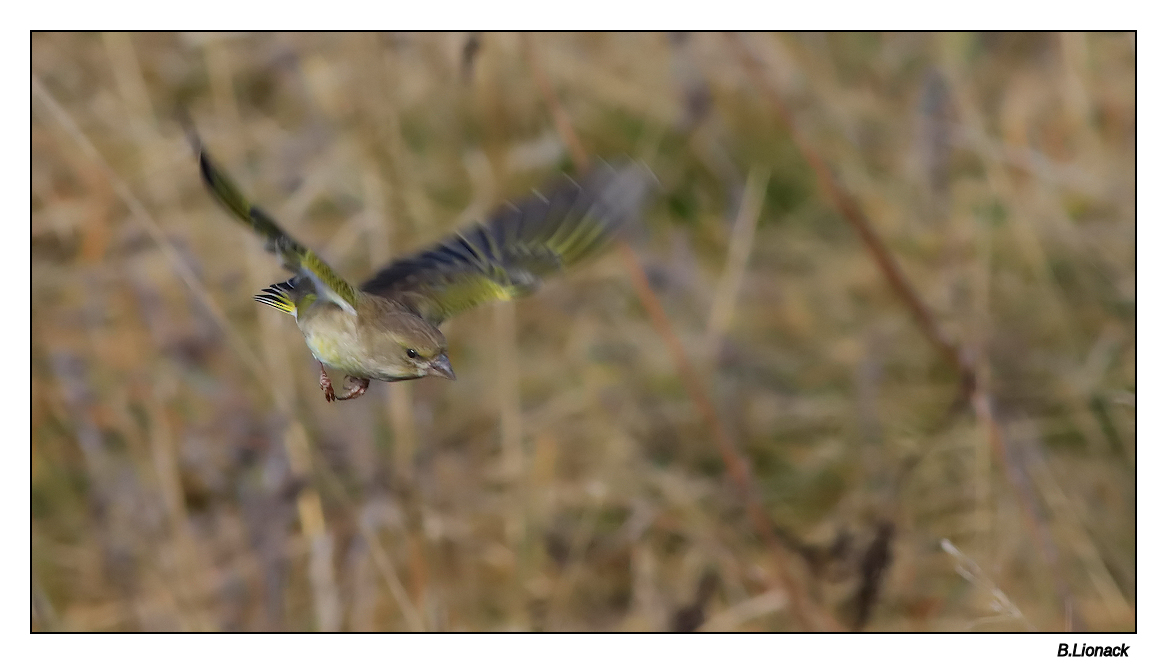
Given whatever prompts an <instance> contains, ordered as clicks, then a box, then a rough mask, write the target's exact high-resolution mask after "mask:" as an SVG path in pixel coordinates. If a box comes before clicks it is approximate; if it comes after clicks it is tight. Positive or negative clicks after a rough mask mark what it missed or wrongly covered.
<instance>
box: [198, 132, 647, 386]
mask: <svg viewBox="0 0 1167 664" xmlns="http://www.w3.org/2000/svg"><path fill="white" fill-rule="evenodd" d="M187 134H188V138H189V139H190V142H191V145H192V147H193V148H194V150H195V152H196V154H197V155H198V159H199V169H200V171H201V174H202V179H203V182H204V183H205V184H206V186H207V188H208V189H209V190H210V192H211V193H212V194H213V195H214V196H215V198H216V199H218V200H219V201H220V202H221V203H222V204H223V205H224V206H225V207H226V208H227V209H228V210H229V211H230V212H231V213H232V214H233V215H234V216H235V217H237V218H238V219H239V220H240V221H242V222H244V223H246V224H248V225H249V226H250V227H251V228H252V230H254V231H255V232H256V233H258V234H259V235H260V236H261V237H263V238H264V239H265V240H266V246H267V249H268V250H269V251H271V252H272V253H274V254H276V255H277V256H279V257H280V260H281V261H282V262H283V265H284V267H285V268H287V269H288V270H290V271H291V272H293V273H294V274H295V276H293V277H292V278H291V279H289V280H288V281H285V282H283V283H279V284H273V285H272V286H269V287H268V288H266V289H264V290H263V292H262V293H260V294H258V295H256V296H255V299H256V300H257V301H258V302H261V303H263V304H266V305H268V306H271V307H273V308H275V309H278V310H280V311H283V312H285V313H288V314H291V315H292V316H294V317H295V318H296V323H297V325H299V327H300V330H301V332H303V334H304V339H305V341H306V342H307V344H308V347H309V349H310V350H311V351H312V355H313V356H314V357H315V358H316V359H317V360H318V361H320V363H321V365H322V370H321V387H322V388H323V389H324V390H325V396H326V398H328V400H329V401H332V400H333V399H348V398H353V397H357V396H360V395H361V394H363V393H364V391H365V389H366V388H367V387H368V383H369V380H381V381H398V380H411V379H415V378H421V377H424V376H428V375H437V376H444V377H446V378H450V379H453V378H454V372H453V370H452V369H451V367H450V361H449V357H448V355H447V346H446V339H445V336H443V335H442V333H441V331H440V330H439V329H438V325H440V324H441V323H442V322H443V321H445V320H447V319H448V318H450V317H451V316H454V315H456V314H458V313H460V312H462V311H465V310H467V309H470V308H471V307H474V306H476V305H479V304H483V303H486V302H490V301H494V300H509V299H512V298H516V297H521V296H523V295H527V294H529V293H531V292H533V291H534V290H535V289H536V288H538V286H539V284H540V283H541V281H542V280H543V278H544V277H547V276H550V275H552V274H554V273H557V272H559V271H560V270H562V269H563V268H565V267H568V266H570V265H573V264H575V263H578V262H579V261H581V260H583V259H585V258H587V257H588V256H591V255H593V254H595V253H596V252H597V251H598V250H600V249H601V248H602V247H603V246H605V245H606V244H607V243H608V241H609V240H610V239H611V238H612V237H613V236H614V234H615V233H616V232H617V231H618V230H619V228H620V227H621V226H622V225H623V224H625V223H627V222H628V221H629V220H630V219H631V218H633V217H634V216H635V215H636V214H637V213H638V212H639V209H640V207H641V205H642V204H643V202H644V200H645V198H646V195H647V193H648V189H649V185H650V183H651V182H652V176H651V174H650V173H649V172H648V171H647V169H645V168H644V167H642V166H638V165H635V164H631V163H626V164H621V165H619V166H615V167H613V166H610V165H607V164H604V165H602V166H599V167H596V168H594V169H592V170H591V171H590V172H588V173H587V174H586V175H584V176H583V177H582V178H581V179H580V180H579V181H578V182H577V181H575V180H572V179H570V178H568V177H566V176H564V177H561V178H560V179H559V180H558V181H556V182H554V183H553V184H552V185H551V186H550V187H548V188H547V189H546V191H547V192H548V193H547V195H546V196H544V195H543V194H540V193H538V192H536V193H534V194H532V195H531V196H529V197H527V198H525V199H523V200H521V201H518V202H517V203H514V204H511V203H507V204H505V205H503V206H502V207H500V208H499V209H498V210H497V211H495V213H494V214H492V215H491V216H490V217H489V218H488V219H487V220H486V221H485V222H483V223H480V224H475V225H473V226H471V227H469V228H466V229H464V230H462V231H461V232H458V233H455V234H454V235H452V236H450V237H448V238H446V239H445V240H443V241H441V242H439V243H438V244H436V245H434V246H433V247H431V248H429V249H426V250H423V251H420V252H418V253H415V254H413V255H411V256H407V257H404V258H401V259H398V260H395V261H393V262H392V263H390V264H389V265H388V266H387V267H385V268H384V269H382V270H381V271H380V272H378V273H377V274H376V275H374V276H373V277H372V278H371V279H369V280H368V281H366V282H365V283H363V284H361V286H360V288H359V289H358V288H354V287H353V286H352V285H351V284H350V283H349V282H348V281H346V280H345V279H344V278H343V277H341V276H340V275H338V274H337V273H336V272H335V271H334V270H333V269H332V268H331V267H329V266H328V264H327V263H325V262H324V261H323V260H322V259H321V258H320V257H319V256H317V255H316V254H315V253H313V252H312V250H310V249H308V248H306V247H304V246H303V245H302V244H300V243H299V242H297V241H296V240H295V239H293V238H292V237H291V236H290V235H288V234H287V232H285V231H284V230H283V229H282V228H281V227H280V225H279V224H278V223H277V222H276V221H275V220H274V219H272V218H271V217H270V216H268V215H267V214H266V213H265V212H263V210H261V209H259V208H258V207H256V206H254V205H252V204H251V203H250V201H248V200H247V198H246V197H245V196H243V194H242V193H241V192H240V191H239V189H238V187H236V186H235V184H234V183H233V182H232V181H231V179H230V178H229V177H228V176H227V175H226V173H225V172H223V171H222V170H221V169H220V168H218V166H217V165H216V164H215V163H214V162H213V161H212V160H211V158H210V157H209V156H208V155H207V152H206V150H205V149H204V147H203V144H202V141H201V140H200V139H199V137H198V135H197V134H196V133H195V132H194V130H193V129H192V128H190V126H189V124H188V127H187ZM325 366H327V367H328V368H331V369H334V370H337V371H341V372H343V373H345V374H347V375H348V376H351V377H353V378H355V379H356V381H357V386H356V387H354V388H351V389H349V390H348V392H346V393H344V394H341V395H335V393H334V392H333V389H332V384H331V381H330V380H329V379H328V376H327V373H326V372H324V370H323V368H324V367H325Z"/></svg>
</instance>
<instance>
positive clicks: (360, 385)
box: [335, 376, 369, 401]
mask: <svg viewBox="0 0 1167 664" xmlns="http://www.w3.org/2000/svg"><path fill="white" fill-rule="evenodd" d="M347 378H352V379H353V380H355V381H357V382H356V384H355V385H353V386H352V387H350V388H348V391H346V392H345V393H344V394H338V395H336V396H335V399H336V400H337V401H344V400H346V399H356V398H357V397H359V396H361V395H362V394H364V393H365V390H368V389H369V379H368V378H356V377H354V376H347Z"/></svg>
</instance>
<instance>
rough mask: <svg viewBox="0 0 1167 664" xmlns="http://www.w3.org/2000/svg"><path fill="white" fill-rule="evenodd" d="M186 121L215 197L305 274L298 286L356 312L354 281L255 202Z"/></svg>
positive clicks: (289, 266)
mask: <svg viewBox="0 0 1167 664" xmlns="http://www.w3.org/2000/svg"><path fill="white" fill-rule="evenodd" d="M184 124H185V125H186V126H185V128H186V134H187V139H188V140H189V141H190V144H191V147H192V148H193V149H194V151H195V153H196V154H197V155H198V158H199V171H200V172H201V173H202V177H203V183H204V184H206V185H207V189H209V190H210V191H211V193H212V194H213V195H214V196H215V198H216V199H218V200H219V202H220V203H222V204H223V205H224V206H225V207H226V208H227V209H228V210H230V211H231V213H232V214H234V215H235V216H236V217H237V218H238V219H239V220H240V221H242V222H243V223H245V224H247V225H249V226H251V228H252V229H253V230H254V231H255V232H256V233H258V234H259V235H261V236H262V237H263V238H264V239H265V240H266V241H267V242H266V245H265V246H266V247H267V250H268V251H270V252H271V253H273V254H276V255H277V256H279V257H280V260H281V261H282V262H283V265H284V267H285V268H287V269H288V270H291V271H292V272H295V273H296V274H297V275H298V276H299V277H302V279H296V280H295V283H296V285H297V288H300V289H302V288H303V284H304V282H305V281H306V282H308V283H311V285H312V288H313V289H314V290H315V292H316V294H317V296H319V297H323V298H325V299H328V300H330V301H332V302H334V303H336V304H337V305H339V306H340V307H341V308H342V309H344V310H345V311H348V312H349V313H351V314H354V315H355V314H356V305H357V294H356V290H355V289H354V288H353V287H352V285H351V284H349V283H348V282H347V281H345V280H344V279H343V278H341V277H340V275H338V274H337V273H336V272H335V271H334V270H333V269H332V268H331V267H329V266H328V264H327V263H325V262H324V261H323V260H321V259H320V257H319V256H317V255H316V254H315V253H313V252H312V250H311V249H308V248H307V247H305V246H304V245H302V244H300V243H299V242H297V241H296V240H295V239H294V238H292V236H290V235H288V234H287V233H286V232H284V229H282V228H280V225H279V224H277V223H276V221H275V220H274V219H272V218H271V217H270V216H268V214H267V213H266V212H264V211H263V210H261V209H260V208H258V207H256V206H254V205H252V204H251V202H250V201H248V200H247V198H246V197H245V196H244V195H243V194H242V193H241V192H240V191H239V188H238V187H236V186H235V183H234V182H232V181H231V178H230V177H228V175H227V174H226V173H225V172H223V171H222V170H221V169H220V168H219V167H218V166H217V165H216V164H215V162H214V161H212V160H211V158H210V156H209V155H208V154H207V151H206V148H205V147H204V146H203V142H202V140H201V139H200V138H199V135H198V133H196V132H195V131H194V128H193V126H192V125H191V124H190V123H189V121H184ZM306 290H310V289H306Z"/></svg>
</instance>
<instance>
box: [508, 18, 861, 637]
mask: <svg viewBox="0 0 1167 664" xmlns="http://www.w3.org/2000/svg"><path fill="white" fill-rule="evenodd" d="M524 49H525V55H526V57H527V61H528V64H529V66H530V67H531V71H532V75H533V77H534V79H535V82H536V84H537V85H538V86H539V90H540V93H541V94H542V95H543V98H544V102H545V103H546V104H547V108H548V110H549V111H550V113H551V115H552V117H553V118H554V120H555V127H556V130H557V131H558V132H559V135H560V137H561V138H562V140H563V142H564V143H565V144H567V146H568V148H569V150H570V151H571V154H572V161H573V162H574V163H575V165H576V168H579V169H581V170H582V169H585V168H587V165H588V156H587V152H586V151H585V150H584V148H583V144H582V143H581V142H580V140H579V137H578V135H576V133H575V130H574V129H573V128H572V125H571V121H570V119H569V118H568V116H567V112H566V111H564V109H563V106H562V105H561V104H560V103H559V98H558V97H557V96H556V95H555V92H554V90H553V89H552V87H551V82H550V81H549V80H548V78H547V75H546V73H545V72H544V71H543V67H542V65H541V63H540V62H539V59H538V58H537V57H536V55H535V51H534V48H533V46H532V45H531V42H530V38H529V37H527V36H526V35H524ZM618 246H619V251H620V257H621V259H622V260H623V261H624V269H625V270H626V271H627V272H628V276H629V278H630V279H631V280H632V285H633V288H634V289H635V290H636V294H637V296H638V297H639V298H640V303H641V305H642V306H643V307H644V309H645V311H647V312H648V315H649V319H650V321H651V322H652V326H653V328H654V329H655V330H656V333H657V334H658V335H659V336H660V337H661V339H662V340H663V341H664V342H665V346H666V347H667V348H668V349H669V354H670V355H671V356H672V360H673V364H674V365H675V366H676V367H677V372H678V374H680V377H681V382H682V383H683V384H684V386H685V390H686V391H687V392H688V393H689V398H690V399H691V400H692V401H693V404H694V405H695V406H696V407H697V410H698V411H699V412H700V413H701V416H702V418H703V419H704V420H705V422H706V425H707V426H708V427H709V431H710V433H711V434H712V435H713V439H714V442H715V443H716V444H717V449H718V452H719V453H720V454H721V458H722V461H723V462H724V463H725V467H726V470H727V471H728V472H729V476H730V478H731V479H732V481H733V483H734V485H735V486H736V487H737V489H738V491H739V492H740V494H741V496H742V500H743V501H744V503H745V508H746V513H747V514H748V516H749V519H750V522H751V523H752V524H753V527H754V529H755V530H756V531H757V535H758V537H759V538H760V539H761V540H762V542H763V543H764V544H765V546H766V548H767V549H769V551H770V553H771V555H772V556H773V558H774V561H775V567H776V568H777V578H776V579H774V580H775V581H776V582H777V583H776V584H775V585H776V586H777V588H776V589H777V590H780V591H783V592H785V593H786V594H787V595H788V596H789V597H790V603H791V612H792V613H793V614H794V616H795V618H796V619H797V620H798V622H799V624H800V625H801V626H802V627H803V629H826V630H832V631H838V630H839V629H841V627H840V625H839V624H838V622H837V621H836V620H835V619H834V618H833V617H832V616H831V615H830V614H828V613H827V612H826V611H824V610H822V609H821V608H820V607H818V606H817V605H814V604H813V602H812V600H811V599H810V598H809V597H808V596H807V594H806V592H805V591H804V589H803V588H802V586H801V585H800V584H799V583H798V581H797V580H796V579H795V578H794V576H793V575H792V574H791V572H790V564H789V562H788V560H787V556H786V552H785V550H784V549H783V548H782V545H781V543H780V542H779V541H778V538H777V536H776V535H775V534H774V524H773V522H771V520H770V518H769V516H768V515H767V514H766V511H765V509H764V508H763V507H762V505H761V503H760V502H759V501H758V499H757V495H756V493H755V490H754V485H753V478H752V476H751V473H750V469H749V466H748V465H747V463H746V460H745V458H744V457H743V456H742V454H741V453H740V452H739V451H738V449H737V446H736V445H735V444H734V442H733V439H732V438H730V436H729V433H728V432H727V431H726V429H725V426H724V424H723V423H722V421H721V418H720V417H719V416H718V415H717V409H716V408H715V407H714V405H713V401H712V400H711V399H710V398H709V394H708V393H707V392H706V391H705V387H704V385H703V384H702V382H701V378H700V376H699V375H698V374H697V371H696V369H695V368H694V367H693V364H692V362H690V361H689V357H688V354H687V353H686V352H685V348H684V346H683V345H682V344H681V340H680V339H679V338H678V337H677V335H676V333H675V332H673V329H672V324H671V323H670V322H669V319H668V316H667V315H666V314H665V310H664V307H663V306H661V303H660V300H659V299H658V298H657V297H656V294H655V293H654V292H653V290H652V286H651V284H650V283H649V281H648V275H647V274H646V273H645V271H644V267H643V266H642V265H641V264H640V259H639V258H637V256H636V252H635V251H634V250H633V249H632V247H631V246H629V245H628V243H627V242H620V243H619V245H618Z"/></svg>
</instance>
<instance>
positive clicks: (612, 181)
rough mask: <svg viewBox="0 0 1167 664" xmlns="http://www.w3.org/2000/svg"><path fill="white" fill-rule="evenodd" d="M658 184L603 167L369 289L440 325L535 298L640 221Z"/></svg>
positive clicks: (417, 258)
mask: <svg viewBox="0 0 1167 664" xmlns="http://www.w3.org/2000/svg"><path fill="white" fill-rule="evenodd" d="M653 181H654V178H653V176H652V174H651V173H650V172H649V171H648V169H647V168H645V167H644V166H641V165H638V164H634V163H624V164H620V165H617V166H611V165H608V164H601V165H599V166H596V167H594V168H593V169H592V170H591V171H590V172H589V173H588V174H587V175H586V176H585V177H583V178H582V179H581V180H579V181H578V182H576V181H574V180H571V179H570V178H567V177H563V178H562V179H561V180H560V181H558V182H556V183H555V184H554V185H552V186H551V187H549V188H548V189H547V192H548V193H547V194H546V195H545V196H544V195H542V194H539V193H535V194H532V195H531V196H529V197H527V198H525V199H523V200H521V201H519V202H518V203H515V204H509V203H508V204H506V205H504V206H502V207H501V208H499V209H498V210H496V211H495V212H494V213H493V214H492V215H491V216H490V218H488V219H487V220H486V221H485V222H483V223H479V224H475V225H474V226H471V227H469V228H466V229H464V230H462V231H460V232H458V233H456V234H454V235H453V236H451V237H449V238H446V239H445V240H444V241H442V242H440V243H438V244H437V245H436V246H433V247H431V248H429V249H426V250H424V251H421V252H419V253H417V254H414V255H412V256H408V257H405V258H401V259H398V260H396V261H394V262H392V263H390V264H389V265H388V266H387V267H386V268H385V269H383V270H381V271H380V272H379V273H377V274H376V275H375V276H374V277H373V278H372V279H370V280H368V281H367V282H365V283H364V284H362V285H361V290H364V291H367V292H370V293H374V294H376V295H381V296H383V297H388V298H391V299H394V300H397V301H399V302H401V303H403V304H405V305H406V306H409V307H410V308H412V309H413V310H414V311H416V312H417V313H418V314H419V315H421V316H422V317H423V318H425V319H426V320H428V321H429V322H430V323H432V324H434V325H437V324H439V323H441V322H442V321H444V320H446V319H447V318H450V317H451V316H453V315H455V314H457V313H459V312H462V311H465V310H466V309H469V308H471V307H474V306H476V305H479V304H482V303H485V302H490V301H492V300H509V299H512V298H516V297H520V296H522V295H526V294H528V293H530V292H532V291H534V290H535V289H536V288H537V287H538V286H539V284H540V282H541V281H542V279H543V277H545V276H547V275H550V274H552V273H555V272H558V271H559V270H561V269H562V268H564V267H567V266H569V265H571V264H573V263H576V262H578V261H580V260H582V259H584V258H586V257H587V256H589V255H591V254H593V253H595V252H596V251H597V250H598V249H600V248H601V247H603V246H604V245H605V244H606V243H607V241H608V240H610V239H611V238H612V236H613V234H614V233H615V231H616V230H617V229H619V228H620V226H621V225H623V224H624V223H625V222H626V221H628V220H629V219H631V218H632V217H634V216H636V215H637V213H638V212H639V210H640V207H641V205H642V204H643V202H644V200H645V198H646V197H647V194H648V190H649V185H650V184H651V183H652V182H653Z"/></svg>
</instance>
